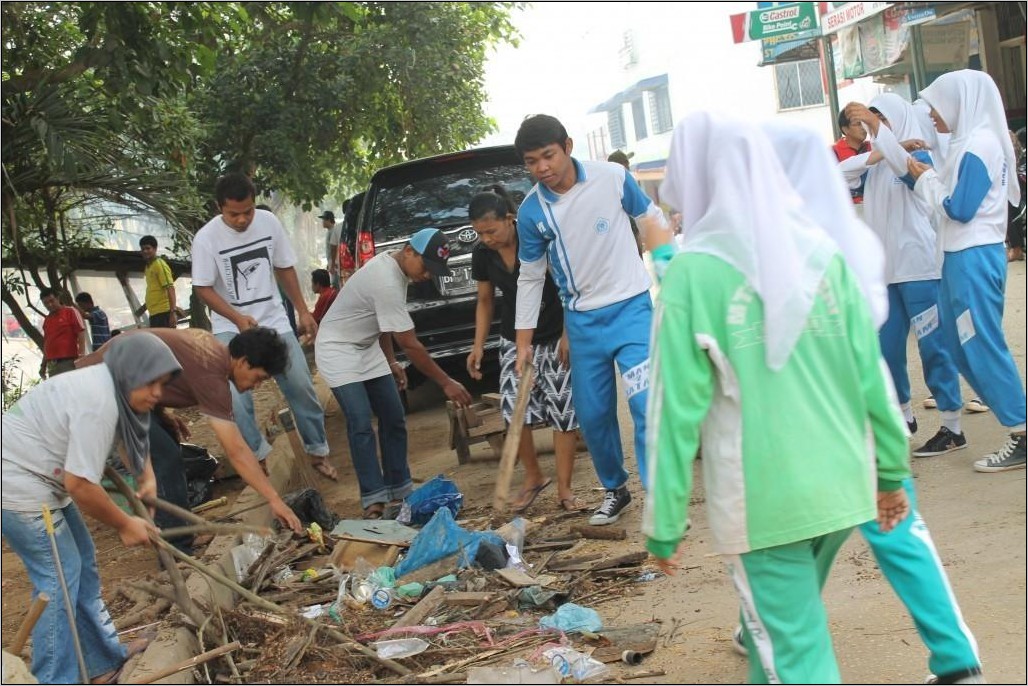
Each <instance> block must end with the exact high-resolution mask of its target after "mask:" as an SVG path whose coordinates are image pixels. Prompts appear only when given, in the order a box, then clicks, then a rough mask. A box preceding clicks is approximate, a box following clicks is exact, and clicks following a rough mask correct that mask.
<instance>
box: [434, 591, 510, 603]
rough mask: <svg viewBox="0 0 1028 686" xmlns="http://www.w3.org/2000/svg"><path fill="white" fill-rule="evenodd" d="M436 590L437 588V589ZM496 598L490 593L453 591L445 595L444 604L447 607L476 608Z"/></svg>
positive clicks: (494, 594)
mask: <svg viewBox="0 0 1028 686" xmlns="http://www.w3.org/2000/svg"><path fill="white" fill-rule="evenodd" d="M437 588H438V587H437ZM495 597H496V593H494V592H492V591H454V592H453V593H447V594H446V598H445V600H444V602H445V603H446V604H447V605H461V606H470V607H478V606H479V605H481V604H482V603H487V602H490V601H491V600H492V599H493V598H495Z"/></svg>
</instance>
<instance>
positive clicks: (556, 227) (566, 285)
mask: <svg viewBox="0 0 1028 686" xmlns="http://www.w3.org/2000/svg"><path fill="white" fill-rule="evenodd" d="M572 162H573V163H574V165H575V172H576V175H577V180H576V182H575V185H574V186H572V187H571V188H570V189H569V190H568V191H567V192H566V193H563V194H559V193H555V192H553V191H552V190H550V189H549V188H547V187H546V186H544V185H543V184H539V183H537V184H536V185H535V186H534V187H533V188H532V190H531V191H529V193H528V195H526V196H525V200H524V201H523V202H522V203H521V207H520V208H519V209H518V259H519V260H521V273H520V276H519V277H518V297H517V308H516V315H515V322H514V327H515V328H516V329H534V328H535V325H536V322H537V321H538V319H539V305H540V302H541V299H542V289H543V283H544V281H545V277H546V268H547V266H549V269H550V273H551V275H552V276H553V280H554V282H555V283H556V284H557V290H558V292H559V294H560V299H561V302H562V304H563V305H564V309H566V310H570V311H573V312H587V311H589V310H596V309H599V308H601V307H606V306H607V305H613V304H615V303H619V302H623V301H625V300H628V299H629V298H633V297H635V296H637V295H639V294H640V293H643V292H645V291H647V290H649V288H650V285H651V281H650V275H649V274H648V273H647V271H646V266H645V264H644V263H643V261H642V260H641V259H640V258H639V250H638V247H637V245H636V242H635V237H634V235H633V234H632V225H631V222H630V221H629V217H633V218H636V219H641V218H643V217H645V216H647V215H656V214H659V213H660V212H661V210H660V208H659V207H657V206H656V205H655V204H654V203H653V201H651V200H650V198H649V197H647V195H646V194H645V193H643V191H642V189H641V188H639V184H638V183H636V181H635V179H634V178H633V177H632V175H631V174H629V173H628V171H627V170H626V169H625V168H624V167H622V166H621V165H620V164H615V163H613V162H595V161H580V160H577V159H574V158H572Z"/></svg>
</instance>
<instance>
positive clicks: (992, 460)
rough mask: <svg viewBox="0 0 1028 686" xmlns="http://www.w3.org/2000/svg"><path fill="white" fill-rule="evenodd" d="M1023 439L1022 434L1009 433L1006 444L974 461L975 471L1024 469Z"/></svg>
mask: <svg viewBox="0 0 1028 686" xmlns="http://www.w3.org/2000/svg"><path fill="white" fill-rule="evenodd" d="M1024 464H1025V439H1024V434H1021V435H1019V436H1018V435H1015V434H1010V438H1008V439H1007V443H1006V445H1004V446H1003V447H1002V448H1000V449H999V450H997V451H996V452H994V453H992V454H991V455H986V456H985V457H983V458H982V459H980V460H978V461H977V462H975V463H974V470H975V471H976V472H1008V471H1010V470H1012V469H1024Z"/></svg>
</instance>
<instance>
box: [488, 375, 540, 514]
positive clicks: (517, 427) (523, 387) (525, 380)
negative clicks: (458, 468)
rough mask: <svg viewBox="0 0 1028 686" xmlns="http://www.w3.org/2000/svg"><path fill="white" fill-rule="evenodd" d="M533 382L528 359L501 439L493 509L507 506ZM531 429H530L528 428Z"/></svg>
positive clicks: (533, 377)
mask: <svg viewBox="0 0 1028 686" xmlns="http://www.w3.org/2000/svg"><path fill="white" fill-rule="evenodd" d="M534 383H535V367H533V366H532V360H531V359H528V360H526V362H525V366H524V367H523V368H522V370H521V378H520V379H519V380H518V395H517V398H516V399H515V401H514V412H513V413H512V414H511V416H510V426H508V427H507V437H506V438H505V439H503V452H502V454H501V455H500V474H499V476H498V477H497V479H496V490H495V491H494V492H493V509H495V510H503V509H504V508H506V507H507V501H508V499H509V495H510V482H511V479H512V478H513V477H514V464H515V463H516V462H517V459H518V445H519V444H520V443H521V430H522V429H523V428H524V426H525V409H526V408H527V407H528V399H529V398H530V397H531V395H532V384H534ZM529 431H531V429H529Z"/></svg>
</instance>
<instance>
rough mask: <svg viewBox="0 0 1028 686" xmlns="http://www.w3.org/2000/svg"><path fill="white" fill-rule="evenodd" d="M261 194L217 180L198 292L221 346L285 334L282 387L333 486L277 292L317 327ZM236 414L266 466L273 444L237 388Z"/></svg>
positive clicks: (202, 233) (314, 401) (305, 325)
mask: <svg viewBox="0 0 1028 686" xmlns="http://www.w3.org/2000/svg"><path fill="white" fill-rule="evenodd" d="M255 194H256V191H255V189H254V186H253V182H251V181H250V179H249V178H248V177H247V176H245V175H244V174H239V173H233V174H226V175H225V176H223V177H221V178H220V179H218V183H217V185H216V186H215V196H216V199H217V202H218V207H219V208H220V209H221V214H220V215H218V216H217V217H215V218H214V219H211V220H210V221H209V222H207V224H205V225H204V227H203V228H202V229H200V230H199V231H198V232H197V233H196V236H195V237H194V238H193V246H192V260H193V286H194V287H195V288H196V292H197V295H199V296H200V298H201V299H202V300H203V301H204V302H205V303H207V306H208V307H210V308H211V330H212V332H213V333H214V335H215V336H217V337H218V339H219V340H221V341H222V342H224V343H226V344H227V343H228V342H229V341H231V340H232V338H233V337H235V335H236V334H237V333H239V332H240V331H246V330H247V329H250V328H252V327H254V326H266V327H268V328H270V329H274V330H275V331H277V332H278V333H280V334H282V338H283V339H284V340H285V341H286V344H287V345H288V347H289V366H288V367H287V368H286V371H285V372H283V373H282V374H279V375H277V376H276V377H275V381H276V382H278V387H279V388H280V389H281V390H282V394H283V395H284V396H285V398H286V402H287V403H288V404H289V409H291V410H292V412H293V417H294V419H295V420H296V428H297V431H298V432H299V434H300V438H301V439H302V441H303V447H304V450H306V452H307V454H308V455H310V456H311V458H312V464H313V466H314V468H315V469H317V470H318V471H319V472H321V474H322V475H324V476H326V477H328V478H330V479H333V480H334V479H336V478H338V475H337V473H336V470H335V467H333V466H332V464H331V463H330V462H329V461H328V439H327V438H326V434H325V415H324V412H323V410H322V408H321V403H319V402H318V397H317V395H315V393H314V383H313V381H312V379H311V372H310V368H309V367H308V366H307V360H306V358H305V357H304V354H303V349H302V348H301V347H300V343H299V341H298V340H297V339H296V337H295V336H294V335H293V331H292V327H291V326H290V324H289V318H288V317H287V316H286V310H285V307H284V306H283V304H282V298H281V297H280V295H279V291H278V286H279V285H281V287H282V289H283V290H284V291H285V293H286V295H287V296H288V297H289V300H290V301H292V303H293V306H294V307H295V308H296V317H297V324H298V328H299V331H300V333H301V334H306V335H307V336H308V337H314V336H316V335H317V332H318V325H317V323H316V322H315V321H314V317H313V316H312V315H311V312H310V310H309V309H307V303H306V302H305V301H304V299H303V294H302V292H301V291H300V282H299V280H298V278H297V276H296V268H295V265H296V254H295V253H294V252H293V248H292V246H291V245H290V244H289V239H288V238H287V237H286V234H285V230H284V229H283V228H282V224H280V223H279V221H278V219H277V218H276V217H275V215H274V214H272V213H271V212H268V211H266V210H258V209H256V207H255V205H254V196H255ZM276 281H277V284H276ZM232 410H233V414H234V415H235V418H236V423H237V424H238V425H239V430H240V431H241V432H242V434H243V437H244V438H245V439H246V442H247V444H248V445H249V446H250V449H251V450H253V451H254V453H255V454H256V455H257V458H258V459H259V460H261V461H262V462H263V460H264V458H266V457H267V456H268V454H269V453H270V452H271V446H270V445H269V444H268V442H267V440H265V438H264V435H263V434H262V432H261V430H260V429H259V428H258V426H257V421H256V418H255V416H254V409H253V397H252V395H251V394H250V392H249V391H247V392H246V393H239V392H238V391H237V390H236V389H235V388H233V389H232Z"/></svg>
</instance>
